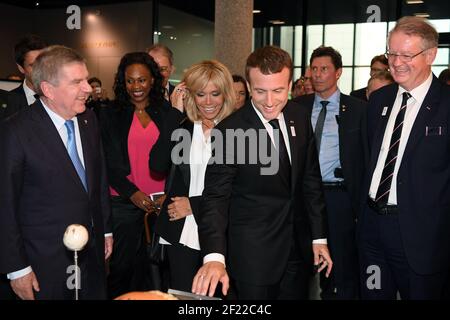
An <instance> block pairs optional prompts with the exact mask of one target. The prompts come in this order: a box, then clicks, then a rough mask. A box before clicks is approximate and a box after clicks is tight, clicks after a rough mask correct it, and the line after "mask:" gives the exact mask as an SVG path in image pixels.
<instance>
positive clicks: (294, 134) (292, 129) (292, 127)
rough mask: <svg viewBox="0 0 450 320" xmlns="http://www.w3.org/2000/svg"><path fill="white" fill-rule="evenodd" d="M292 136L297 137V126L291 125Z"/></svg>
mask: <svg viewBox="0 0 450 320" xmlns="http://www.w3.org/2000/svg"><path fill="white" fill-rule="evenodd" d="M291 136H293V137H295V136H296V133H295V127H294V126H291Z"/></svg>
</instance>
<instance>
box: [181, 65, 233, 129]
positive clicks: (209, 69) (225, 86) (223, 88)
mask: <svg viewBox="0 0 450 320" xmlns="http://www.w3.org/2000/svg"><path fill="white" fill-rule="evenodd" d="M182 81H183V82H185V83H186V88H187V92H186V98H185V100H184V107H185V110H186V114H187V116H188V118H189V120H191V121H192V122H194V121H200V120H201V117H200V114H199V111H198V106H197V104H196V103H195V99H194V97H195V94H196V93H197V92H198V91H200V90H202V89H203V88H205V87H206V86H207V84H208V82H211V83H212V84H214V85H215V86H216V87H217V89H218V90H219V92H220V93H221V94H222V95H223V100H224V102H223V105H222V108H221V109H220V112H219V114H218V115H217V118H216V120H218V121H221V120H223V119H224V118H226V117H227V116H229V115H230V114H231V113H232V112H233V110H234V103H235V99H236V98H235V94H234V90H233V78H232V77H231V73H230V71H228V69H227V67H225V66H224V65H223V64H222V63H220V62H219V61H216V60H205V61H202V62H199V63H196V64H194V65H192V66H191V67H190V68H189V69H188V70H187V71H186V72H185V73H184V77H183V80H182Z"/></svg>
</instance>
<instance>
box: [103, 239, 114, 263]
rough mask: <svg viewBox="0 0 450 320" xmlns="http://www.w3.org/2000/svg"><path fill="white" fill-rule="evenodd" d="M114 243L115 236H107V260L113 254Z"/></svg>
mask: <svg viewBox="0 0 450 320" xmlns="http://www.w3.org/2000/svg"><path fill="white" fill-rule="evenodd" d="M113 243H114V240H113V237H111V236H108V237H105V260H107V259H108V258H109V257H110V256H111V253H112V251H113Z"/></svg>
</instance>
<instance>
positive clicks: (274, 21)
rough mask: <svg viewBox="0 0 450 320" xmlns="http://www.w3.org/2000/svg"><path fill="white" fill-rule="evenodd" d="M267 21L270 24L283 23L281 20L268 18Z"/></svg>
mask: <svg viewBox="0 0 450 320" xmlns="http://www.w3.org/2000/svg"><path fill="white" fill-rule="evenodd" d="M269 23H271V24H285V23H286V22H284V21H283V20H269Z"/></svg>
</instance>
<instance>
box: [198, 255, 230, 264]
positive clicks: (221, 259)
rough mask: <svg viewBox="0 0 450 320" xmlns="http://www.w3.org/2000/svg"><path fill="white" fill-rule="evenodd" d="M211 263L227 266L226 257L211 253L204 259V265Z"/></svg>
mask: <svg viewBox="0 0 450 320" xmlns="http://www.w3.org/2000/svg"><path fill="white" fill-rule="evenodd" d="M211 261H216V262H220V263H223V265H224V266H226V265H225V256H224V255H223V254H220V253H210V254H207V255H206V256H205V257H204V258H203V264H205V263H208V262H211Z"/></svg>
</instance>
